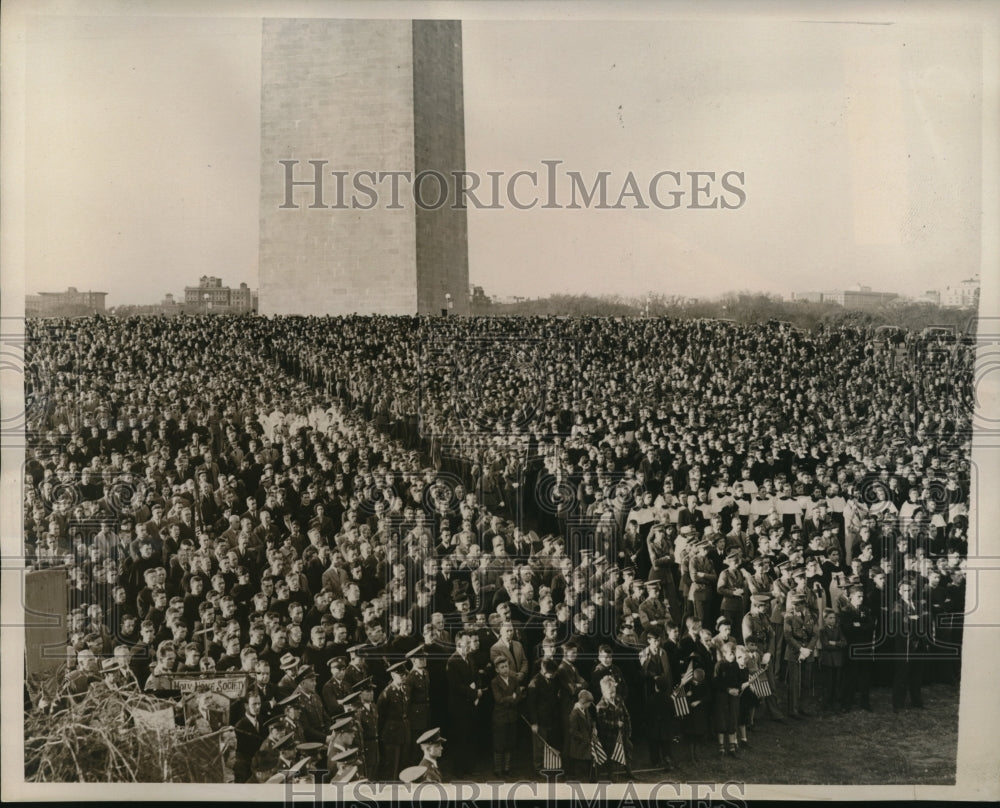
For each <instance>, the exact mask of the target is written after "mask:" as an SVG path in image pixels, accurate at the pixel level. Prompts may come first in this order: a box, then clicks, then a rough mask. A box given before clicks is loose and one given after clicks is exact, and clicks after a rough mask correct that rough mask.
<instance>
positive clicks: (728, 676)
mask: <svg viewBox="0 0 1000 808" xmlns="http://www.w3.org/2000/svg"><path fill="white" fill-rule="evenodd" d="M749 680H750V674H749V672H748V671H747V670H746V669H745V668H742V669H741V668H740V667H739V665H738V664H737V662H736V645H735V644H734V643H731V642H727V643H725V644H724V645H723V646H722V659H720V660H719V661H718V662H717V663H716V665H715V673H714V675H713V676H712V687H713V689H714V690H715V700H714V711H713V714H712V723H713V725H714V727H715V733H716V735H717V736H718V739H719V755H720V756H723V755H726V754H728V755H729V756H730V757H737V756H738V752H737V741H736V728H737V726H738V724H739V716H740V696H741V695H742V693H743V690H744V686H745V684H746V683H747V682H748V681H749Z"/></svg>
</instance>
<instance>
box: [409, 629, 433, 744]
mask: <svg viewBox="0 0 1000 808" xmlns="http://www.w3.org/2000/svg"><path fill="white" fill-rule="evenodd" d="M406 656H407V658H409V660H410V665H411V666H412V668H411V670H410V671H409V673H407V674H406V677H405V679H404V683H405V686H406V695H407V698H409V700H410V712H409V719H410V748H409V749H408V750H407V752H406V754H405V755H404V758H407V757H410V755H414V756H415V755H416V753H417V738H418V737H419V736H421V735H423V734H424V732H426V731H427V728H428V726H429V725H430V709H431V703H430V702H431V695H430V693H431V681H430V676H429V675H428V673H427V651H426V650H425V649H424V647H423V646H422V645H418V646H417V647H416V648H413V649H411V650H410V651H407V652H406Z"/></svg>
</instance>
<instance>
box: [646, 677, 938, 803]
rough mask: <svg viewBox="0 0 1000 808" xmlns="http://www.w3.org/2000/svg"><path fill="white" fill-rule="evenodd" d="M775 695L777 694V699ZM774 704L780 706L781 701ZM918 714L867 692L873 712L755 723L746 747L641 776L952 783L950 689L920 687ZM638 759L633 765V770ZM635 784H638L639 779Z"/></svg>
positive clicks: (883, 693)
mask: <svg viewBox="0 0 1000 808" xmlns="http://www.w3.org/2000/svg"><path fill="white" fill-rule="evenodd" d="M779 695H780V694H779ZM780 703H782V704H783V703H784V700H783V699H781V700H780ZM924 703H925V704H926V707H925V708H924V709H923V710H914V709H905V710H903V711H902V712H900V713H898V714H896V713H893V711H892V701H891V692H890V691H889V690H888V689H884V688H883V689H878V690H874V691H872V707H873V708H874V711H873V712H870V713H869V712H867V711H865V710H860V709H854V710H852V711H851V712H850V713H847V714H840V713H835V714H832V715H829V716H820V715H819V714H818V713H817V714H815V715H814V716H813V717H812V718H808V719H803V720H801V721H787V720H786V721H785V723H783V724H781V723H777V722H775V721H768V720H766V719H765V720H758V721H757V727H756V729H755V730H754V731H752V732H751V733H750V744H751V748H750V749H749V750H746V751H741V753H740V757H739V758H737V759H735V760H734V759H733V758H728V757H727V758H724V759H721V758H719V757H718V754H717V751H716V750H717V745H716V744H715V743H714V742H712V743H711V744H705V745H702V746H701V747H700V748H699V750H698V753H699V757H698V760H697V761H696V762H695V763H694V764H692V763H689V762H688V761H687V760H686V759H684V756H683V755H676V756H675V757H676V758H678V759H677V761H676V762H677V765H676V766H675V768H674V770H673V771H671V772H668V773H664V774H654V773H649V776H650V778H651V779H653V780H656V781H667V782H670V781H681V782H683V781H684V780H693V779H704V778H705V777H712V776H715V777H724V778H725V779H727V780H737V781H743V782H750V783H773V784H781V785H784V784H811V785H836V784H848V785H867V784H872V785H893V784H904V783H905V784H914V783H920V784H933V785H949V784H953V783H954V782H955V765H956V754H957V748H958V688H953V687H948V686H946V685H931V686H928V687H925V688H924ZM643 761H644V758H641V757H640V759H639V762H638V763H637V764H636V766H635V768H637V769H641V768H642V766H643ZM637 779H641V780H645V779H646V776H645V775H644V774H639V775H637Z"/></svg>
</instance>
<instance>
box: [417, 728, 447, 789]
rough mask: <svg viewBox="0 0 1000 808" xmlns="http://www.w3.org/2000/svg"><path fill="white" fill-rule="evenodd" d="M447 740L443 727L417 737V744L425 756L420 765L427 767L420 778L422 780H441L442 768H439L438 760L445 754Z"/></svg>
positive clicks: (429, 781)
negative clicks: (443, 735)
mask: <svg viewBox="0 0 1000 808" xmlns="http://www.w3.org/2000/svg"><path fill="white" fill-rule="evenodd" d="M446 740H447V739H446V738H444V737H442V735H441V729H440V728H439V727H434V728H433V729H429V730H427V732H425V733H424V734H423V735H421V736H420V737H419V738H417V744H418V745H419V746H420V750H421V752H423V758H422V759H421V760H420V765H421V766H423V767H424V768H425V769H426V771H425V772H424V774H423V777H422V778H421V779H420V782H422V783H440V782H441V769H439V768H438V761H439V760H440V759H441V755H443V754H444V744H445V741H446Z"/></svg>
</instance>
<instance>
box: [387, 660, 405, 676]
mask: <svg viewBox="0 0 1000 808" xmlns="http://www.w3.org/2000/svg"><path fill="white" fill-rule="evenodd" d="M386 671H387V672H388V673H398V674H400V675H402V674H404V673H406V663H405V662H395V663H393V664H392V665H390V666H389V667H388V668H386Z"/></svg>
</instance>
